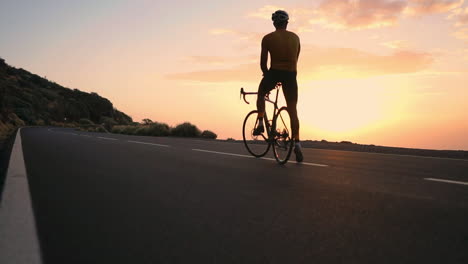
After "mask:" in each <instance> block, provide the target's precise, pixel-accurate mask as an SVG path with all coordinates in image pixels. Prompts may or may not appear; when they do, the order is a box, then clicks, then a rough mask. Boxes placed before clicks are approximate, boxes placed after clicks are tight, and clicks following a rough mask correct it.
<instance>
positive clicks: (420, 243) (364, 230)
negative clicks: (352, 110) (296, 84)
mask: <svg viewBox="0 0 468 264" xmlns="http://www.w3.org/2000/svg"><path fill="white" fill-rule="evenodd" d="M22 141H23V151H24V158H25V163H26V168H27V173H28V178H29V185H30V190H31V195H32V202H33V209H34V212H35V217H36V224H37V228H38V235H39V241H40V246H41V251H42V256H43V259H44V263H46V264H49V263H61V264H62V263H468V185H463V184H462V183H463V182H465V183H466V182H468V161H466V160H451V159H439V158H421V157H408V156H396V155H381V154H370V153H358V152H346V151H333V150H318V149H305V150H304V156H305V161H306V162H307V163H308V164H302V165H300V164H295V163H288V164H287V165H286V166H280V165H277V164H276V163H275V161H272V160H263V159H255V158H249V157H248V153H247V151H246V150H245V149H244V146H243V145H242V144H239V143H229V142H217V141H207V140H195V139H184V138H152V137H136V136H124V135H114V134H97V133H84V132H77V131H74V130H70V129H57V128H55V129H48V128H27V129H23V130H22ZM207 151H210V152H207ZM243 155H245V156H243ZM268 155H269V157H270V158H272V156H271V155H272V154H271V152H270V153H269V154H268ZM428 178H430V179H439V180H451V181H455V182H454V183H448V182H441V181H434V180H428ZM457 182H460V183H458V184H457Z"/></svg>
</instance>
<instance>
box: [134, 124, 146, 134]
mask: <svg viewBox="0 0 468 264" xmlns="http://www.w3.org/2000/svg"><path fill="white" fill-rule="evenodd" d="M134 133H135V135H138V136H147V135H148V126H137V128H136V129H135V132H134Z"/></svg>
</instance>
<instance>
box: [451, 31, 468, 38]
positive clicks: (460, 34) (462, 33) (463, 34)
mask: <svg viewBox="0 0 468 264" xmlns="http://www.w3.org/2000/svg"><path fill="white" fill-rule="evenodd" d="M453 36H454V37H456V38H458V39H461V40H468V28H462V29H460V30H458V31H456V32H454V33H453Z"/></svg>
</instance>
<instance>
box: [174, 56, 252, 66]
mask: <svg viewBox="0 0 468 264" xmlns="http://www.w3.org/2000/svg"><path fill="white" fill-rule="evenodd" d="M257 57H258V56H240V57H239V56H236V57H225V56H187V57H184V58H182V61H183V62H188V63H196V64H206V65H226V64H227V63H231V64H232V63H236V64H237V63H242V62H244V63H245V62H254V61H255V60H257V59H258V58H257Z"/></svg>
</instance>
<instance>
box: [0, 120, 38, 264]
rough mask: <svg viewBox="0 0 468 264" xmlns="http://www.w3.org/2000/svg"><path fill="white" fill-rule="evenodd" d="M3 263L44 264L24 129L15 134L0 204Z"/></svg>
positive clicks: (0, 255)
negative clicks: (22, 141)
mask: <svg viewBox="0 0 468 264" xmlns="http://www.w3.org/2000/svg"><path fill="white" fill-rule="evenodd" d="M0 263H41V252H40V249H39V240H38V238H37V228H36V223H35V221H34V213H33V209H32V203H31V195H30V191H29V184H28V175H27V174H26V167H25V164H24V157H23V148H22V144H21V129H18V132H17V133H16V139H15V143H14V145H13V149H12V151H11V157H10V163H9V165H8V172H7V175H6V179H5V186H4V190H3V199H2V202H1V204H0Z"/></svg>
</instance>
